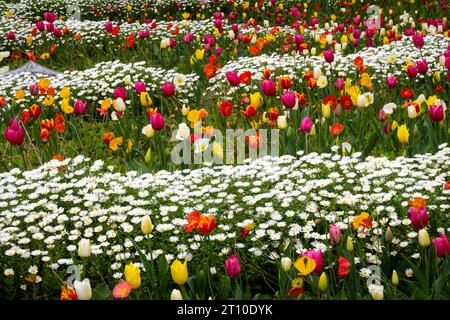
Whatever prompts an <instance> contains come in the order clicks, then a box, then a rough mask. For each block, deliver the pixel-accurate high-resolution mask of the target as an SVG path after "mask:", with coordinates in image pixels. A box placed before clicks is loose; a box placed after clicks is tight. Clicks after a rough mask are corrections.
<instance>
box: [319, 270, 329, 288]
mask: <svg viewBox="0 0 450 320" xmlns="http://www.w3.org/2000/svg"><path fill="white" fill-rule="evenodd" d="M327 286H328V278H327V274H326V273H325V272H322V274H321V275H320V278H319V290H320V291H322V292H325V291H326V290H327Z"/></svg>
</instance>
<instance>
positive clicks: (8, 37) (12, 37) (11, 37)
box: [6, 31, 16, 40]
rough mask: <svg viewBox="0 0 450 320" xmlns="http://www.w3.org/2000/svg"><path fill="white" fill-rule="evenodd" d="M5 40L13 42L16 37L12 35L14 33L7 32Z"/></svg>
mask: <svg viewBox="0 0 450 320" xmlns="http://www.w3.org/2000/svg"><path fill="white" fill-rule="evenodd" d="M6 38H7V39H8V40H15V39H16V35H15V34H14V32H12V31H8V33H7V34H6Z"/></svg>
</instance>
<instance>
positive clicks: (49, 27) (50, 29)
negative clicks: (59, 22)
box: [45, 23, 55, 32]
mask: <svg viewBox="0 0 450 320" xmlns="http://www.w3.org/2000/svg"><path fill="white" fill-rule="evenodd" d="M53 29H55V26H54V25H53V23H47V24H46V25H45V30H47V31H48V32H53Z"/></svg>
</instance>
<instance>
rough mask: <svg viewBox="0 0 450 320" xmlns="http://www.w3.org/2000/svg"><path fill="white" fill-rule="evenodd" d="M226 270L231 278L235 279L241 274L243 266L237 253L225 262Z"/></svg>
mask: <svg viewBox="0 0 450 320" xmlns="http://www.w3.org/2000/svg"><path fill="white" fill-rule="evenodd" d="M225 270H226V272H227V275H228V276H229V277H230V278H235V277H237V276H239V274H240V273H241V265H240V264H239V259H238V257H237V255H236V253H233V254H232V255H231V257H230V258H228V259H227V260H225Z"/></svg>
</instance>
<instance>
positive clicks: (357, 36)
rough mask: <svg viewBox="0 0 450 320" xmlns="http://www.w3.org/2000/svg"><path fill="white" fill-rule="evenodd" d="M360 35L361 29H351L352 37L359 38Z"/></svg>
mask: <svg viewBox="0 0 450 320" xmlns="http://www.w3.org/2000/svg"><path fill="white" fill-rule="evenodd" d="M360 36H361V30H359V29H355V30H353V38H355V39H359V37H360Z"/></svg>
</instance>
